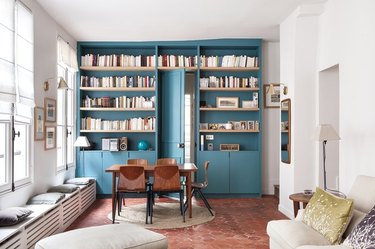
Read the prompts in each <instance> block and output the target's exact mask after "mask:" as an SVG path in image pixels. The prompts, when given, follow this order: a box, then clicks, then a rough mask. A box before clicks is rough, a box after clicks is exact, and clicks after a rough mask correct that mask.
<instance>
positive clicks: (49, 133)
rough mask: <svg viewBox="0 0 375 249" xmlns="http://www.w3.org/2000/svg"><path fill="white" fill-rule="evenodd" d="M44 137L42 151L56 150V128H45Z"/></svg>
mask: <svg viewBox="0 0 375 249" xmlns="http://www.w3.org/2000/svg"><path fill="white" fill-rule="evenodd" d="M45 130H46V136H45V144H44V150H52V149H54V148H56V126H47V125H46V127H45Z"/></svg>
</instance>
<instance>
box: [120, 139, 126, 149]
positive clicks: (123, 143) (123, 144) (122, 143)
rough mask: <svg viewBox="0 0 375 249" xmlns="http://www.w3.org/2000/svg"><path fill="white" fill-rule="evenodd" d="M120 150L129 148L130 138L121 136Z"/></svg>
mask: <svg viewBox="0 0 375 249" xmlns="http://www.w3.org/2000/svg"><path fill="white" fill-rule="evenodd" d="M120 150H122V151H124V150H128V138H127V137H121V138H120Z"/></svg>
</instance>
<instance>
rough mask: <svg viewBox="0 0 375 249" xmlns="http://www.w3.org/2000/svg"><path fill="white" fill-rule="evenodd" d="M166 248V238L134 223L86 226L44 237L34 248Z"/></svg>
mask: <svg viewBox="0 0 375 249" xmlns="http://www.w3.org/2000/svg"><path fill="white" fill-rule="evenodd" d="M66 248H69V249H124V248H142V249H148V248H149V249H151V248H153V249H158V248H160V249H161V248H168V241H167V238H166V237H165V236H164V235H162V234H159V233H156V232H152V231H150V230H147V229H145V228H142V227H140V226H137V225H134V224H111V225H103V226H95V227H87V228H81V229H76V230H71V231H68V232H64V233H60V234H56V235H53V236H50V237H47V238H44V239H42V240H40V241H38V243H37V244H36V245H35V249H66Z"/></svg>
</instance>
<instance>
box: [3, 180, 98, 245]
mask: <svg viewBox="0 0 375 249" xmlns="http://www.w3.org/2000/svg"><path fill="white" fill-rule="evenodd" d="M95 199H96V183H95V181H91V182H89V184H87V185H80V188H79V189H78V190H76V191H74V192H73V193H70V194H66V195H65V198H64V199H63V200H62V201H60V202H58V203H57V204H53V205H46V204H42V205H26V206H25V207H27V208H28V209H31V210H32V211H33V213H32V214H31V215H30V216H29V217H27V218H26V219H25V220H24V221H22V222H21V223H19V224H17V225H14V226H8V227H0V248H1V249H3V248H4V249H15V248H28V249H29V248H34V246H35V244H36V242H37V241H39V240H41V239H43V238H45V237H47V236H50V235H53V234H56V233H60V232H63V231H64V230H65V229H66V228H67V227H68V226H69V225H70V224H72V223H73V221H74V220H75V219H76V218H77V217H78V216H79V215H80V214H81V213H83V212H84V211H85V210H86V209H87V208H88V207H89V206H90V205H91V204H92V203H93V202H94V201H95Z"/></svg>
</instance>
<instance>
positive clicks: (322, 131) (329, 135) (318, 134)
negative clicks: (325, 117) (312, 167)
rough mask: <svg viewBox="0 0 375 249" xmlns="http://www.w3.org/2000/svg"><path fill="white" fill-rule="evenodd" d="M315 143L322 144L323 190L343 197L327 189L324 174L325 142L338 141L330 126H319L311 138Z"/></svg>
mask: <svg viewBox="0 0 375 249" xmlns="http://www.w3.org/2000/svg"><path fill="white" fill-rule="evenodd" d="M313 139H314V140H315V141H319V142H321V141H322V142H323V174H324V179H323V180H324V190H329V191H331V192H335V193H336V194H340V195H343V194H342V193H341V192H339V191H336V190H331V189H327V173H326V144H327V141H333V140H340V137H339V135H338V134H337V132H336V131H335V129H334V128H333V127H332V125H330V124H319V125H318V126H317V127H316V129H315V133H314V136H313Z"/></svg>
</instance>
